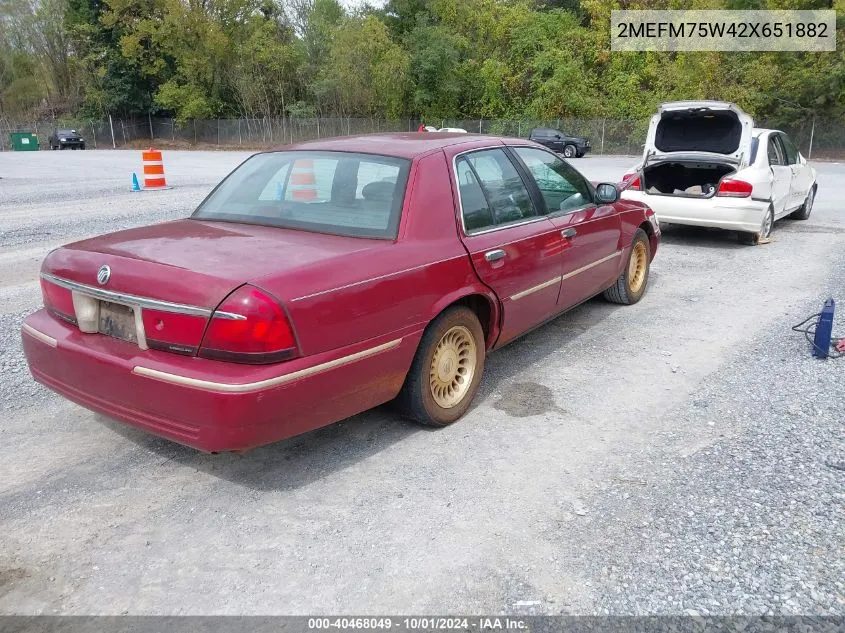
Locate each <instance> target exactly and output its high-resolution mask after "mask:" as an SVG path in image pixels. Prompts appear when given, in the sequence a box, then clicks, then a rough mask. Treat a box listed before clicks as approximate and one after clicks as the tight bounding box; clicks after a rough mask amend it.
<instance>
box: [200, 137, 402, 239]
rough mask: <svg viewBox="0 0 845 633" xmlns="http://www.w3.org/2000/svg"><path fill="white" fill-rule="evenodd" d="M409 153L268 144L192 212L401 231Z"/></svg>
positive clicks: (355, 230)
mask: <svg viewBox="0 0 845 633" xmlns="http://www.w3.org/2000/svg"><path fill="white" fill-rule="evenodd" d="M409 171H410V161H408V160H404V159H401V158H394V157H391V156H381V155H375V154H353V153H349V152H307V151H299V152H267V153H264V154H257V155H255V156H253V157H252V158H250V159H248V160H247V161H246V162H244V163H243V164H242V165H241V166H240V167H238V168H237V169H236V170H235V171H233V172H232V173H231V174H230V175H229V176H228V177H227V178H226V179H225V180H224V181H223V182H222V183H221V184H220V186H218V188H217V189H215V190H214V192H212V194H211V195H210V196H209V197H208V198H207V199H206V200H205V201H204V202H203V203H202V204H201V205H200V207H199V208H198V209H197V210H196V211H195V212H194V215H193V216H192V217H194V218H197V219H202V220H221V221H228V222H244V223H248V224H265V225H269V226H279V227H284V228H291V229H301V230H307V231H315V232H320V233H336V234H339V235H348V236H352V237H372V238H391V239H392V238H395V237H396V235H397V232H398V228H399V219H400V215H401V212H402V202H403V199H404V195H405V186H406V184H407V179H408V173H409Z"/></svg>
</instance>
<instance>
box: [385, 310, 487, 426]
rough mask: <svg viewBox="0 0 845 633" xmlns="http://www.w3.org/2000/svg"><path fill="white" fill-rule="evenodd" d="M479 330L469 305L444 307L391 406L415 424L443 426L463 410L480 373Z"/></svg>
mask: <svg viewBox="0 0 845 633" xmlns="http://www.w3.org/2000/svg"><path fill="white" fill-rule="evenodd" d="M485 355H486V349H485V344H484V331H483V330H482V328H481V323H479V321H478V317H477V316H476V315H475V313H474V312H473V311H472V310H470V309H469V308H466V307H463V306H455V307H452V308H449V309H447V310H446V311H444V312H443V313H442V314H440V316H438V317H437V318H436V319H435V320H434V321H432V322H431V323H430V324H429V326H428V327H427V328H426V330H425V334H423V337H422V340H421V341H420V345H419V347H418V348H417V353H416V355H415V356H414V361H413V363H411V369H410V370H409V371H408V375H407V376H406V377H405V384H404V385H403V386H402V391H400V392H399V396H397V398H396V401H395V404H396V406H397V407H398V409H399V410H400V412H401V413H402V414H403V415H404V416H406V417H408V418H410V419H412V420H414V421H416V422H419V423H420V424H425V425H428V426H436V427H442V426H447V425H449V424H451V423H452V422H454V421H455V420H457V419H458V418H460V417H461V416H462V415H463V414H464V413H466V411H467V409H469V406H470V404H471V403H472V400H473V398H474V397H475V394H476V392H477V391H478V386H479V384H481V376H482V374H483V373H484V359H485Z"/></svg>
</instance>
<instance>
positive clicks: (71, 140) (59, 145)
mask: <svg viewBox="0 0 845 633" xmlns="http://www.w3.org/2000/svg"><path fill="white" fill-rule="evenodd" d="M49 140H50V149H64V148H66V147H70V148H71V149H85V139H84V138H82V137H81V136H80V135H79V133H78V132H77V131H76V130H71V129H69V128H59V129H58V130H55V131H54V132H53V133H52V134H51V135H50V139H49Z"/></svg>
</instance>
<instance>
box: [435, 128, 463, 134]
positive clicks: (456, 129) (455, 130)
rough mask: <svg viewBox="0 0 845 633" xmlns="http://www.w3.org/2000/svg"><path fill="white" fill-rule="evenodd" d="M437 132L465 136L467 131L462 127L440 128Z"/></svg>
mask: <svg viewBox="0 0 845 633" xmlns="http://www.w3.org/2000/svg"><path fill="white" fill-rule="evenodd" d="M437 131H438V132H452V133H453V134H467V131H466V130H465V129H464V128H462V127H442V128H440V129H439V130H437Z"/></svg>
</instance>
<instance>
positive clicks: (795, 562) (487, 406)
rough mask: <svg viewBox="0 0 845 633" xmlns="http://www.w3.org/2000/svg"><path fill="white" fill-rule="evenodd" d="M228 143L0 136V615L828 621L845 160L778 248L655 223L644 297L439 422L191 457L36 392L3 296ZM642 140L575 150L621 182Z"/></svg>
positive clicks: (154, 210)
mask: <svg viewBox="0 0 845 633" xmlns="http://www.w3.org/2000/svg"><path fill="white" fill-rule="evenodd" d="M245 157H246V154H243V153H235V152H175V151H174V152H165V154H164V159H165V166H166V169H167V176H168V180H169V182H170V184H171V185H173V189H171V190H169V191H162V192H145V193H130V192H129V185H130V178H131V173H132V171H137V172H140V152H134V151H133V152H129V151H86V152H53V153H50V152H38V153H31V154H29V153H24V154H11V153H2V154H0V220H1V221H2V224H0V416H2V417H1V418H0V421H1V422H2V423H0V533H2V535H3V536H2V538H0V613H7V614H8V613H17V614H35V613H43V614H52V613H63V614H121V613H132V614H236V613H245V614H320V613H357V614H378V613H393V614H399V613H434V614H437V613H510V614H533V613H536V614H546V613H548V614H558V613H632V614H647V613H673V614H683V613H700V614H706V613H718V614H738V613H744V614H762V613H775V614H808V613H813V614H827V613H831V614H839V615H842V614H845V529H843V525H844V524H845V523H843V518H845V516H843V509H845V492H843V491H844V490H845V487H843V483H845V442H844V441H843V439H844V438H843V419H845V415H844V414H845V387H843V385H845V360H831V361H827V362H822V361H816V360H814V359H812V358H811V357H810V352H809V346H808V344H807V343H806V342H805V341H804V340H803V338H802V337H801V335H799V334H796V333H794V332H791V331H790V330H789V326H790V325H792V324H794V323H797V322H799V321H801V320H802V319H804V318H805V317H806V316H807V315H809V314H812V313H814V312H817V311H818V309H819V308H820V305H821V302H822V301H823V299H825V298H827V297H828V296H834V297H837V298H838V299H839V300H840V303H841V306H842V307H841V308H840V314H839V315H838V320H837V326H836V329H837V330H838V331H839V332H843V333H845V316H843V314H845V313H842V310H843V309H845V248H843V246H845V213H843V207H842V203H841V196H839V192H838V190H837V185H838V186H840V187H841V184H842V182H845V165H840V164H833V163H819V164H817V165H815V166H816V169H817V170H818V180H819V195H818V198H817V201H816V208H815V210H814V212H813V216H812V217H811V219H810V220H809V221H807V222H793V221H790V220H786V221H782V222H780V223H778V225H777V226H776V228H775V233H774V238H775V239H774V242H773V243H771V244H768V245H764V246H759V247H746V246H741V245H739V244H738V243H737V241H736V239H735V238H734V236H733V235H731V234H727V233H721V232H717V231H699V230H681V229H669V230H667V232H666V234H665V238H664V243H663V246H662V247H661V250H660V252H659V253H658V257H657V259H656V260H655V262H654V265H653V268H652V277H651V280H650V288H649V292H648V294H647V295H646V297H645V298H644V299H643V301H642V302H640V303H639V304H637V305H636V306H632V307H627V308H626V307H618V306H612V305H609V304H607V303H604V302H602V301H600V300H595V301H591V302H589V303H587V304H585V305H584V306H582V307H580V308H578V309H576V310H574V311H572V312H570V313H569V314H567V315H565V316H563V317H561V318H559V319H558V320H556V321H555V322H553V323H551V324H549V325H548V326H546V327H544V328H542V329H540V330H537V331H536V332H534V333H532V334H530V335H529V336H527V337H525V338H523V339H521V340H520V341H518V342H516V343H514V344H512V345H511V346H509V347H507V348H506V349H504V350H502V351H501V352H499V353H496V354H494V355H493V356H492V357H491V358H490V360H489V363H488V373H487V375H486V376H485V379H484V382H483V386H482V391H481V393H480V394H479V398H478V400H477V406H475V408H474V409H473V410H472V411H471V412H470V413H469V414H468V415H467V416H466V418H465V419H463V420H462V421H461V422H459V423H457V424H455V425H453V426H452V427H450V428H447V429H443V430H439V431H431V430H427V429H422V428H419V427H417V426H414V425H412V424H409V423H406V422H404V421H402V420H400V419H398V418H397V417H396V416H395V415H394V414H393V413H392V412H391V411H390V410H389V409H388V408H380V409H377V410H374V411H370V412H367V413H365V414H362V415H359V416H356V417H355V418H352V419H349V420H346V421H344V422H341V423H339V424H336V425H334V426H331V427H329V428H326V429H322V430H320V431H316V432H313V433H310V434H308V435H305V436H301V437H299V438H294V439H292V440H289V441H286V442H281V443H278V444H275V445H272V446H268V447H264V448H261V449H257V450H255V451H252V452H249V453H247V454H246V455H243V456H237V455H203V454H199V453H197V452H195V451H192V450H190V449H186V448H182V447H180V446H178V445H175V444H172V443H169V442H167V441H164V440H160V439H157V438H154V437H152V436H149V435H146V434H144V433H142V432H139V431H135V430H133V429H130V428H126V427H124V426H122V425H119V424H117V423H114V422H111V421H109V420H107V419H105V418H103V417H101V416H98V415H96V414H93V413H91V412H89V411H87V410H84V409H82V408H80V407H77V406H76V405H73V404H70V403H68V402H65V401H64V400H62V399H61V398H59V397H58V396H55V395H53V394H52V393H50V392H48V391H47V390H46V389H44V388H42V387H40V386H38V385H37V384H36V383H35V382H34V381H33V380H32V379H31V378H30V376H29V374H28V372H27V369H26V365H25V363H24V360H23V356H22V354H21V347H20V334H19V327H20V322H21V319H22V318H23V317H24V316H25V315H26V314H27V313H29V312H31V311H33V310H35V309H36V308H37V307H38V306H39V305H40V292H39V289H38V284H37V273H38V268H39V265H40V261H41V259H42V258H43V257H44V255H45V254H46V253H47V252H48V251H49V250H50V249H51V248H53V247H55V246H58V245H60V244H62V243H65V242H67V241H70V240H73V239H78V238H82V237H86V236H90V235H94V234H98V233H103V232H107V231H112V230H116V229H122V228H127V227H130V226H136V225H141V224H146V223H149V222H156V221H161V220H165V219H169V218H177V217H182V216H185V215H187V214H188V213H189V212H190V211H191V210H192V208H193V207H194V206H195V205H196V204H197V203H198V202H199V201H200V200H201V199H202V198H203V197H204V196H205V194H206V193H207V192H208V191H209V190H210V189H211V187H212V186H213V185H214V184H215V183H216V182H217V181H218V180H219V179H220V178H221V177H222V176H223V175H225V174H226V173H227V172H228V171H229V170H230V169H231V168H232V167H234V166H235V165H236V164H237V163H239V162H240V161H241V160H242V159H243V158H245ZM633 162H634V160H633V159H630V158H624V157H591V158H587V159H584V160H579V161H576V162H575V165H576V166H577V167H579V168H580V169H582V170H583V171H584V172H585V173H586V174H587V175H588V176H589V177H590V178H592V179H615V178H618V177H619V176H621V175H622V174H623V173H624V170H625V168H627V167H628V166H630V165H631V164H632V163H633Z"/></svg>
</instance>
